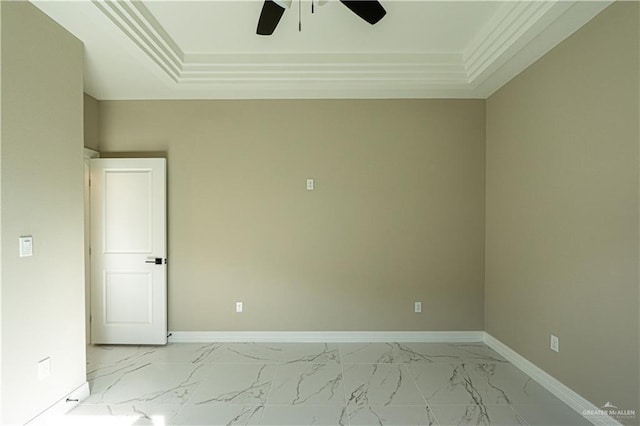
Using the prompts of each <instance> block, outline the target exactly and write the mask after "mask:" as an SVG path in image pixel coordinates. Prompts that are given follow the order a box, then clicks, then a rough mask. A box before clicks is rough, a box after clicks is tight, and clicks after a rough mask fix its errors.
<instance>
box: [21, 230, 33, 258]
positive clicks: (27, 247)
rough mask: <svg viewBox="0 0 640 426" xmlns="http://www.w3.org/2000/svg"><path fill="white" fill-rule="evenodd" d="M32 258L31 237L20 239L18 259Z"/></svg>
mask: <svg viewBox="0 0 640 426" xmlns="http://www.w3.org/2000/svg"><path fill="white" fill-rule="evenodd" d="M27 256H33V237H32V236H31V235H28V236H24V237H20V257H27Z"/></svg>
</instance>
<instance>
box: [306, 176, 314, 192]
mask: <svg viewBox="0 0 640 426" xmlns="http://www.w3.org/2000/svg"><path fill="white" fill-rule="evenodd" d="M314 188H315V181H314V180H313V179H307V191H313V190H314Z"/></svg>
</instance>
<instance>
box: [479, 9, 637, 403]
mask: <svg viewBox="0 0 640 426" xmlns="http://www.w3.org/2000/svg"><path fill="white" fill-rule="evenodd" d="M638 18H639V16H638V4H637V3H635V2H633V3H617V4H614V5H613V6H611V7H609V8H608V9H607V10H605V11H604V12H603V13H602V14H600V15H599V16H598V17H596V18H595V19H594V20H593V21H592V22H590V23H589V24H588V25H587V26H585V27H584V28H582V29H581V30H580V31H578V32H577V33H576V34H574V35H573V36H572V37H570V38H569V39H567V40H566V41H565V42H564V43H562V44H561V45H559V46H558V47H556V48H555V49H554V50H552V51H551V52H550V53H549V54H547V55H546V56H544V57H543V58H542V59H541V60H540V61H538V62H537V63H536V64H534V65H533V66H531V67H530V68H529V69H527V70H526V71H525V72H523V73H522V74H521V75H519V76H518V77H516V78H515V79H514V80H512V81H511V82H510V83H508V84H507V85H506V86H505V87H503V88H502V89H501V90H499V91H498V92H497V93H495V94H494V95H493V96H491V97H490V98H489V99H488V101H487V165H486V168H487V227H486V233H487V241H486V283H485V286H486V293H485V300H486V304H485V327H486V331H488V332H489V333H490V334H492V335H493V336H495V337H496V338H498V339H499V340H501V341H502V342H504V343H506V344H507V345H509V346H510V347H511V348H513V349H514V350H516V351H517V352H519V353H520V354H521V355H523V356H524V357H526V358H527V359H529V360H530V361H532V362H533V363H535V364H536V365H538V366H540V367H541V368H543V369H544V370H546V371H547V372H549V373H550V374H551V375H553V376H554V377H556V378H557V379H559V380H560V381H561V382H563V383H564V384H566V385H567V386H569V387H571V388H572V389H574V390H575V391H577V392H578V393H580V394H581V395H583V396H584V397H586V398H587V399H589V400H590V401H592V402H593V403H594V404H596V405H598V406H601V405H603V404H604V403H605V402H607V401H610V402H611V403H613V404H615V405H617V406H618V407H620V408H622V409H636V410H637V409H638V405H637V403H638V381H639V380H638V379H639V374H638V359H639V358H638V343H639V342H638V306H639V305H638V255H639V252H638V223H639V215H638V172H639V170H638V164H639V163H638V143H639V131H638V123H639V122H638V117H639V114H640V110H639V106H638V103H639V100H638V99H639V98H638V93H639V92H638V90H639V88H638V84H639V83H638V82H639V80H640V74H639V72H638V68H639V67H638V54H639V46H638V40H639V32H638V22H639V19H638ZM551 333H553V334H555V335H557V336H558V337H559V338H560V352H559V353H554V352H551V351H550V350H549V335H550V334H551Z"/></svg>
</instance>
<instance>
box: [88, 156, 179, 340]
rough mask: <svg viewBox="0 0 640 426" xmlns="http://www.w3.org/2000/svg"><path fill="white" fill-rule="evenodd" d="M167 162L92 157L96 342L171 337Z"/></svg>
mask: <svg viewBox="0 0 640 426" xmlns="http://www.w3.org/2000/svg"><path fill="white" fill-rule="evenodd" d="M165 161H166V160H164V159H95V160H91V223H92V230H91V251H92V253H91V265H92V269H91V270H92V274H91V275H92V276H91V286H92V303H91V307H92V322H91V325H92V327H91V330H92V341H93V343H103V344H165V343H166V342H167V312H166V307H167V287H166V282H167V278H166V277H167V265H166V162H165ZM156 258H159V259H161V261H160V262H156V261H155V259H156Z"/></svg>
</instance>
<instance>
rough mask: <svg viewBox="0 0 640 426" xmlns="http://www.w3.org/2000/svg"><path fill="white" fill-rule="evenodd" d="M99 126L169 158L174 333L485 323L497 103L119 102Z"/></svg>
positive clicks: (125, 142)
mask: <svg viewBox="0 0 640 426" xmlns="http://www.w3.org/2000/svg"><path fill="white" fill-rule="evenodd" d="M100 129H101V131H100V150H101V151H103V152H108V151H116V152H117V151H155V152H157V151H165V152H166V153H167V157H168V165H169V166H168V167H169V170H168V175H169V177H168V181H169V184H168V185H169V186H168V194H169V251H170V253H169V266H170V268H169V318H170V319H169V321H170V324H169V326H170V329H171V330H183V331H184V330H188V331H201V330H205V331H217V330H481V329H482V327H483V324H482V318H483V311H482V309H483V268H484V253H483V248H484V151H485V146H484V101H481V100H478V101H473V100H471V101H467V100H454V101H444V100H423V101H416V100H398V101H394V100H388V101H110V102H101V103H100ZM309 177H313V178H315V179H316V190H315V191H313V192H307V191H306V190H305V180H306V178H309ZM418 300H420V301H422V302H423V313H422V314H415V313H413V302H414V301H418ZM235 301H243V302H244V303H245V312H244V313H242V314H236V313H235V312H234V302H235Z"/></svg>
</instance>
